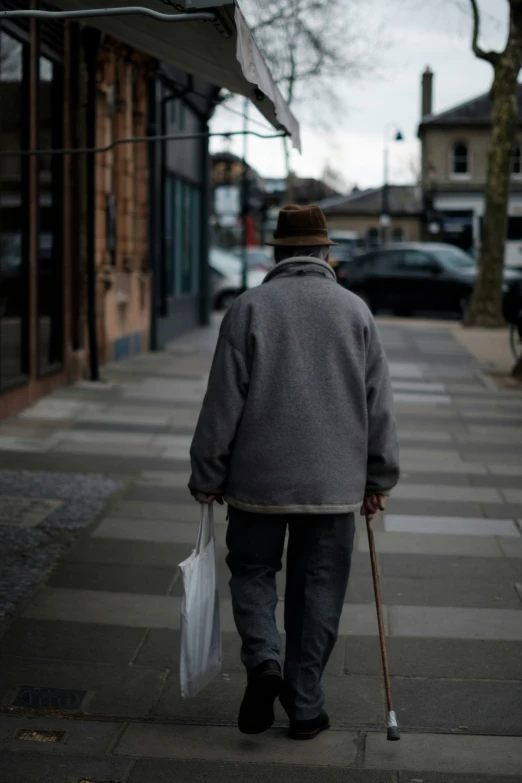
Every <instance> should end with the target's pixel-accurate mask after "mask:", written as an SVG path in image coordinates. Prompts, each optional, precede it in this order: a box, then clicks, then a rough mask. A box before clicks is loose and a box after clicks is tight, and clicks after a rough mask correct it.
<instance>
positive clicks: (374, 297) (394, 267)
mask: <svg viewBox="0 0 522 783" xmlns="http://www.w3.org/2000/svg"><path fill="white" fill-rule="evenodd" d="M343 271H344V278H343V279H341V280H340V282H341V283H342V284H343V285H344V286H345V287H346V288H349V289H350V290H351V291H353V292H354V293H356V294H358V295H359V296H360V297H361V298H362V299H364V301H365V302H366V304H367V305H368V307H369V308H370V310H371V311H372V312H374V313H375V312H377V311H379V310H392V311H393V312H394V313H395V314H396V315H411V314H412V313H413V312H414V311H416V310H424V311H432V312H446V313H456V312H459V313H462V312H463V311H464V310H465V308H466V306H467V304H468V302H469V299H470V297H471V294H472V292H473V286H474V284H475V280H476V277H477V265H476V262H475V260H474V259H473V258H472V257H471V256H469V255H468V254H467V253H465V252H464V251H463V250H460V248H458V247H455V246H454V245H448V244H444V243H422V242H418V243H414V242H410V243H406V242H405V243H401V244H394V245H388V246H384V247H382V248H379V249H378V250H374V251H373V252H371V253H366V254H364V255H361V256H358V257H357V258H355V259H354V260H353V261H351V262H350V263H349V264H346V265H345V266H344V269H343ZM521 280H522V275H521V274H520V272H516V271H514V270H510V269H506V270H505V271H504V284H503V291H504V296H507V295H509V292H510V290H511V287H512V286H516V285H518V283H519V282H520V281H521Z"/></svg>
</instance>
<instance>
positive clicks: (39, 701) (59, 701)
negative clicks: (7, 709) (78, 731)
mask: <svg viewBox="0 0 522 783" xmlns="http://www.w3.org/2000/svg"><path fill="white" fill-rule="evenodd" d="M86 693H87V691H77V690H68V689H66V688H37V687H35V686H33V685H22V687H21V688H20V690H19V691H18V694H17V696H16V698H15V700H14V701H13V706H14V707H51V708H52V709H55V710H78V709H80V707H81V704H82V701H83V700H84V698H85V695H86Z"/></svg>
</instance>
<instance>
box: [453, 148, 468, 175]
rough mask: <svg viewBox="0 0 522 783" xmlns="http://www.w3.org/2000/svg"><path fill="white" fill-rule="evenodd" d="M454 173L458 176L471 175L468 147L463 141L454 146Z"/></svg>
mask: <svg viewBox="0 0 522 783" xmlns="http://www.w3.org/2000/svg"><path fill="white" fill-rule="evenodd" d="M452 171H453V174H456V175H457V176H462V175H465V174H469V151H468V145H467V144H465V143H464V142H462V141H459V142H457V144H455V145H454V146H453V156H452Z"/></svg>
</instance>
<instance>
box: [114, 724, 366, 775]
mask: <svg viewBox="0 0 522 783" xmlns="http://www.w3.org/2000/svg"><path fill="white" fill-rule="evenodd" d="M114 752H115V754H116V755H119V756H130V757H140V756H147V757H149V758H165V759H169V758H170V759H198V760H200V761H214V762H219V761H232V762H242V763H245V762H248V763H251V762H256V763H269V764H288V765H293V764H301V765H303V766H306V767H350V766H352V765H353V764H354V762H355V759H356V753H357V734H355V733H353V732H349V731H327V732H324V734H322V735H321V737H318V738H317V739H316V740H314V742H290V741H289V740H288V737H287V732H286V730H285V729H270V730H269V731H267V732H265V733H264V734H259V735H255V736H248V737H247V736H245V735H242V734H240V733H239V732H238V730H237V729H236V728H228V727H220V726H206V727H205V729H204V730H203V731H202V729H201V728H200V727H197V726H179V725H176V726H174V725H172V724H170V725H169V724H152V725H151V724H148V723H134V724H132V725H130V726H128V728H127V729H126V731H125V733H124V734H123V736H122V738H121V740H120V741H119V743H118V745H117V746H116V748H115V751H114Z"/></svg>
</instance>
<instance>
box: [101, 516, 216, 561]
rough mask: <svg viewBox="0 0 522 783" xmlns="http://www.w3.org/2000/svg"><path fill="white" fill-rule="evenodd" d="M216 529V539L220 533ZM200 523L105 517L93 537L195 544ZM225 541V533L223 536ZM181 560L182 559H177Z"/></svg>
mask: <svg viewBox="0 0 522 783" xmlns="http://www.w3.org/2000/svg"><path fill="white" fill-rule="evenodd" d="M220 532H223V531H219V530H216V539H217V538H218V536H219V533H220ZM197 535H198V523H197V522H196V521H193V522H177V521H174V520H173V519H170V520H169V519H148V518H147V517H143V518H141V519H138V518H132V517H128V518H127V517H112V516H111V517H105V519H103V520H102V521H101V522H100V524H99V525H98V527H97V528H96V530H95V531H94V532H93V536H92V537H93V539H97V538H104V539H106V538H109V539H113V540H116V539H122V540H126V541H143V542H148V543H154V542H160V543H166V544H168V543H170V544H185V545H192V546H195V544H196V539H197ZM221 540H222V541H223V543H224V533H223V535H222V536H221ZM177 562H181V561H177Z"/></svg>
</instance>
